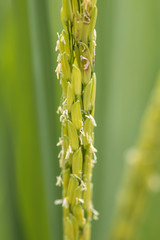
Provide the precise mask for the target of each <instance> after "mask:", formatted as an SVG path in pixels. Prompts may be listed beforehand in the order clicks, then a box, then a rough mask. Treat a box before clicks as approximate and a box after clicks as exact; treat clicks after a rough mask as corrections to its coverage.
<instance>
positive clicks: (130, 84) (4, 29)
mask: <svg viewBox="0 0 160 240" xmlns="http://www.w3.org/2000/svg"><path fill="white" fill-rule="evenodd" d="M60 8H61V0H45V1H44V0H23V1H22V0H14V1H13V0H5V1H0V239H1V240H53V239H55V240H61V239H62V223H61V219H62V211H61V207H60V206H55V205H54V201H55V200H56V199H59V198H61V189H58V188H57V187H56V186H55V183H56V176H57V175H58V174H59V172H60V169H59V166H58V158H57V155H58V151H59V149H58V148H57V147H56V142H57V141H58V137H59V135H60V124H59V119H58V116H57V114H56V109H57V108H58V106H59V104H60V98H61V88H60V84H59V81H58V80H57V79H56V74H55V72H54V71H55V68H56V57H57V55H56V53H55V45H56V40H57V32H60V31H61V30H62V25H61V21H60ZM159 13H160V1H159V0H152V1H146V0H141V1H137V0H106V1H98V21H97V26H96V29H97V36H98V39H97V52H96V53H97V54H96V73H97V79H98V80H97V98H96V117H95V118H96V121H97V125H98V127H97V128H96V130H95V134H96V143H95V145H96V148H97V149H98V163H97V165H96V167H95V168H94V177H93V181H94V199H93V202H94V207H95V208H96V209H97V210H98V211H99V212H100V217H99V221H96V222H93V227H92V240H97V239H107V235H108V232H109V229H110V227H111V222H112V217H113V213H114V209H115V201H116V197H117V190H118V188H119V186H120V182H121V179H122V175H123V170H124V164H125V161H124V152H125V151H126V150H127V149H128V148H129V147H131V146H132V145H134V143H135V141H136V138H137V136H138V131H139V126H140V122H141V118H142V116H143V113H144V110H145V107H146V106H147V102H148V99H149V96H150V92H151V90H152V87H153V86H154V83H155V80H156V77H157V75H158V72H159V69H160V14H159ZM159 203H160V193H157V194H155V195H154V196H153V197H152V200H151V201H150V205H149V207H148V209H146V211H145V218H144V220H143V224H142V226H141V228H140V231H139V232H138V233H137V236H136V237H137V238H136V239H138V240H157V239H160V231H159V222H160V204H159Z"/></svg>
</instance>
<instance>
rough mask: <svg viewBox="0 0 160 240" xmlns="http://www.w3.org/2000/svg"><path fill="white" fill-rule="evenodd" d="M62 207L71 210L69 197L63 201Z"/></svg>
mask: <svg viewBox="0 0 160 240" xmlns="http://www.w3.org/2000/svg"><path fill="white" fill-rule="evenodd" d="M62 207H65V208H69V202H68V197H65V198H64V199H63V203H62Z"/></svg>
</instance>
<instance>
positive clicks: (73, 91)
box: [56, 0, 98, 240]
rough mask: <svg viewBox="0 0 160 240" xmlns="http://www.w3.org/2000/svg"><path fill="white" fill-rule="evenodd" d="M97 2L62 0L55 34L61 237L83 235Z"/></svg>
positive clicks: (91, 153) (87, 216)
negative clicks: (59, 94)
mask: <svg viewBox="0 0 160 240" xmlns="http://www.w3.org/2000/svg"><path fill="white" fill-rule="evenodd" d="M96 17H97V8H96V1H95V0H84V1H83V2H82V1H81V0H62V9H61V18H62V23H63V27H64V29H63V31H62V33H61V35H60V36H58V41H57V46H56V50H59V51H60V53H59V55H58V60H57V61H58V66H57V69H56V72H57V78H58V79H59V78H60V84H61V86H62V91H63V96H62V105H61V106H60V107H59V109H58V112H59V113H60V121H61V125H62V134H61V138H60V140H59V143H58V145H61V146H62V150H61V152H60V155H59V157H60V167H61V169H62V171H61V174H60V176H59V177H57V185H61V183H62V184H63V199H62V201H58V203H60V202H62V206H63V224H64V239H65V240H79V239H80V240H89V239H90V235H91V234H90V228H91V219H92V217H94V218H96V217H97V215H98V213H97V212H96V211H95V210H94V209H93V204H92V168H93V166H94V163H95V161H96V155H95V153H96V151H97V150H96V149H95V148H94V127H95V126H96V123H95V120H94V112H95V95H96V75H95V73H94V63H95V47H96V32H95V23H96Z"/></svg>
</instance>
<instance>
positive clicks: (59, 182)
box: [56, 175, 63, 187]
mask: <svg viewBox="0 0 160 240" xmlns="http://www.w3.org/2000/svg"><path fill="white" fill-rule="evenodd" d="M56 178H57V182H56V186H59V187H61V185H62V184H63V180H62V177H61V175H60V176H57V177H56Z"/></svg>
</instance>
